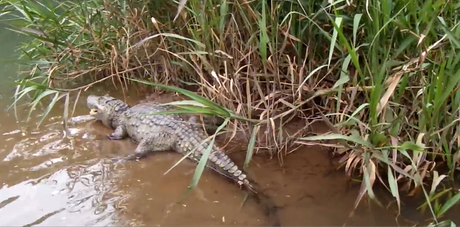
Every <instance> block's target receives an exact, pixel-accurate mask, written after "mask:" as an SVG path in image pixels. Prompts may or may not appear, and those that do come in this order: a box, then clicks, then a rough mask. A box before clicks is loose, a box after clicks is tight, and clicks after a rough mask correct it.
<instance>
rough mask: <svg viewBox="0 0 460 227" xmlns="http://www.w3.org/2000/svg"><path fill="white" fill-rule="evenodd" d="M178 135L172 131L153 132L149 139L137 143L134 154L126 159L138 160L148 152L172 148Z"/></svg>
mask: <svg viewBox="0 0 460 227" xmlns="http://www.w3.org/2000/svg"><path fill="white" fill-rule="evenodd" d="M176 140H177V136H174V135H172V134H170V133H164V132H163V133H152V134H150V136H149V138H148V139H143V140H141V141H140V142H139V145H137V147H136V150H134V153H133V154H129V155H128V156H126V157H125V160H130V161H132V160H137V159H142V158H144V157H145V156H146V155H147V154H148V153H155V152H157V151H167V150H171V148H172V145H173V144H174V143H175V141H176Z"/></svg>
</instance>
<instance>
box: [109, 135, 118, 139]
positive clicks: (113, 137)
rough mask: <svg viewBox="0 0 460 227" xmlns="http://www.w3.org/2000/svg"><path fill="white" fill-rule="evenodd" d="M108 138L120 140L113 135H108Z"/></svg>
mask: <svg viewBox="0 0 460 227" xmlns="http://www.w3.org/2000/svg"><path fill="white" fill-rule="evenodd" d="M107 138H108V139H109V140H118V138H117V137H115V136H112V135H108V136H107Z"/></svg>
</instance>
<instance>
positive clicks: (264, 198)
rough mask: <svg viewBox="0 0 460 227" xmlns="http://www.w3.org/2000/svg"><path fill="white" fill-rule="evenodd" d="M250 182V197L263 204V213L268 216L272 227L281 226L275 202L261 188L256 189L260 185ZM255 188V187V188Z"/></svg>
mask: <svg viewBox="0 0 460 227" xmlns="http://www.w3.org/2000/svg"><path fill="white" fill-rule="evenodd" d="M252 182H253V183H252V184H251V188H249V187H247V189H249V193H251V194H252V197H253V198H254V199H255V200H256V201H257V202H258V203H259V204H260V203H261V204H264V205H265V214H266V215H267V216H268V217H269V218H270V223H271V226H273V227H281V222H280V219H279V216H278V206H276V203H275V202H274V201H273V200H272V199H271V198H270V197H269V196H268V195H267V194H265V193H263V192H262V191H261V190H257V189H259V188H260V187H259V186H258V185H256V184H255V183H254V181H252ZM256 188H257V189H256Z"/></svg>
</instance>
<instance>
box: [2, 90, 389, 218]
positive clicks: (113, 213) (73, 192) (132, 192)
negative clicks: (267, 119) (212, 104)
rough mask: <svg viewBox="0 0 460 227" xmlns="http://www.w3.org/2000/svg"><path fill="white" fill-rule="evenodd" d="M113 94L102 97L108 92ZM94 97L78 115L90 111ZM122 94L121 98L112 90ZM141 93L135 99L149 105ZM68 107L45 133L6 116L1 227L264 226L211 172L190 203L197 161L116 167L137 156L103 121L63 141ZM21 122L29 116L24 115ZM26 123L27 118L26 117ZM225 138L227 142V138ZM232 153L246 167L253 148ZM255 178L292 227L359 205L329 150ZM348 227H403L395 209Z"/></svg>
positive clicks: (255, 165)
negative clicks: (122, 159) (120, 159)
mask: <svg viewBox="0 0 460 227" xmlns="http://www.w3.org/2000/svg"><path fill="white" fill-rule="evenodd" d="M105 92H106V91H105V88H103V89H101V90H100V91H98V92H96V93H99V94H103V93H105ZM90 93H92V92H86V93H84V95H83V96H82V97H81V98H80V99H79V103H77V110H76V113H75V115H83V114H87V113H88V110H87V109H86V107H85V103H84V101H85V95H88V94H90ZM112 95H114V96H118V97H119V98H122V95H121V94H112ZM141 99H142V97H139V94H137V92H136V91H134V90H132V91H131V92H130V94H129V99H128V103H130V104H134V103H137V102H139V100H141ZM62 111H63V109H62V105H58V106H57V107H56V108H54V109H53V112H52V113H51V115H50V118H49V119H48V120H45V123H43V125H42V126H40V127H39V128H38V129H36V128H35V127H34V126H35V124H36V123H37V121H38V119H39V117H40V116H38V115H37V116H34V118H33V119H32V121H31V122H29V123H27V124H26V123H25V122H22V123H21V124H19V125H22V128H21V127H19V128H18V124H16V123H15V122H14V120H13V117H12V116H11V115H8V116H9V117H8V118H4V119H5V120H4V122H1V125H2V140H3V141H5V143H4V144H3V147H2V149H1V153H0V159H1V160H3V161H2V162H1V163H0V168H1V169H2V171H1V172H0V179H1V180H0V182H1V183H2V185H3V186H2V189H1V190H0V201H1V202H0V204H1V205H0V216H1V217H3V218H2V219H1V220H0V224H1V225H62V224H65V225H122V224H128V225H146V226H162V225H219V226H227V225H251V226H254V225H256V226H257V225H263V224H264V221H265V216H264V214H263V209H262V207H261V205H259V204H257V203H256V202H254V201H253V200H247V202H246V203H245V204H244V206H243V207H242V208H240V206H241V203H242V202H243V199H244V194H243V193H242V192H241V190H240V189H239V188H238V187H237V186H236V185H234V184H230V183H228V182H227V181H226V180H225V179H221V176H219V175H217V174H214V173H213V172H212V171H210V170H206V171H205V172H204V174H203V177H202V180H201V181H200V184H199V186H198V187H197V188H196V190H194V191H193V192H192V193H191V194H189V195H188V196H187V197H186V198H185V199H184V200H183V201H182V202H181V203H179V199H180V198H181V196H182V194H183V193H184V192H185V190H186V188H187V186H188V185H189V184H190V182H191V179H192V176H193V171H194V168H195V165H194V164H192V163H191V162H187V161H185V162H183V163H182V164H180V165H178V166H177V167H175V168H174V169H173V170H172V171H170V172H169V173H168V174H166V175H164V173H165V172H166V171H167V170H168V169H169V168H171V166H173V165H174V164H175V163H176V162H177V161H178V160H179V159H180V158H181V156H180V155H179V154H176V153H173V152H163V153H159V154H156V155H152V156H149V157H147V158H146V159H145V160H143V161H140V162H134V163H126V164H123V165H115V164H114V163H113V162H111V161H110V158H111V157H116V156H120V155H125V154H128V153H130V152H133V151H134V149H135V145H134V144H133V143H132V142H131V141H129V140H123V141H109V140H107V139H106V137H105V136H106V135H107V134H109V133H110V132H111V130H109V129H107V128H105V127H104V126H102V124H100V123H98V122H86V123H83V124H80V125H76V126H71V129H70V132H71V136H72V137H70V138H65V137H64V138H63V136H64V133H63V132H64V130H63V125H62V124H61V121H62V119H61V116H62ZM20 114H21V115H20V116H24V115H22V114H26V112H24V113H20ZM21 119H24V117H22V118H21ZM220 142H222V141H220ZM226 150H227V151H229V155H230V156H231V157H232V158H234V159H235V161H236V162H237V163H238V164H240V165H242V163H243V161H244V156H245V154H244V149H242V147H241V143H240V142H238V141H237V140H234V141H232V143H230V144H229V145H228V146H227V147H226ZM249 173H250V174H252V175H253V176H254V178H255V180H257V182H259V184H260V185H262V187H263V188H264V191H265V192H266V193H267V194H269V195H270V196H271V197H272V198H273V199H274V200H275V202H276V204H278V205H279V206H280V207H282V208H281V209H280V211H279V215H280V218H281V222H282V223H283V225H342V224H344V223H345V222H346V221H347V217H348V215H349V213H350V211H351V210H352V208H353V205H354V201H355V198H356V196H357V192H358V189H357V188H356V189H353V190H347V189H348V187H347V184H346V182H347V180H346V178H345V177H344V175H343V173H342V172H341V171H338V172H334V166H333V165H331V162H330V156H329V155H328V153H327V151H326V150H324V149H322V148H320V147H302V148H300V149H298V150H296V151H295V152H293V153H292V154H290V155H288V156H287V157H285V158H284V166H283V167H281V166H280V165H279V162H278V160H277V159H276V158H273V159H269V158H268V157H265V156H264V155H257V156H255V157H254V161H253V162H252V163H251V165H250V167H249ZM347 224H348V225H373V226H380V225H395V220H394V216H393V211H387V210H385V209H376V206H372V209H368V208H366V206H365V205H363V206H362V207H360V208H359V209H358V211H357V212H356V213H355V215H354V216H353V217H352V218H351V219H349V220H348V221H347Z"/></svg>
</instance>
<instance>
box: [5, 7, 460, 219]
mask: <svg viewBox="0 0 460 227" xmlns="http://www.w3.org/2000/svg"><path fill="white" fill-rule="evenodd" d="M0 4H2V6H1V7H3V8H4V10H3V13H2V14H1V15H2V16H3V18H4V21H7V22H8V24H9V25H10V26H11V28H12V29H13V30H15V31H17V32H20V33H22V34H25V35H27V36H29V37H30V38H31V41H30V42H27V43H24V44H23V45H22V46H21V50H22V56H23V57H24V58H27V59H28V60H30V61H29V64H27V65H26V67H27V69H28V71H27V72H26V73H24V74H23V75H22V77H21V80H19V81H17V84H18V89H17V95H16V99H20V98H22V97H24V96H25V95H27V94H30V95H31V96H32V98H33V100H34V101H33V102H32V103H33V104H36V103H37V102H39V101H40V100H41V99H42V98H44V97H47V96H50V95H51V96H52V95H54V99H53V100H52V101H51V102H50V106H52V105H54V103H56V102H57V101H58V100H59V99H60V98H62V97H66V96H65V94H69V93H71V92H79V91H81V90H82V89H85V88H86V87H88V86H92V85H94V84H96V83H100V82H104V81H108V80H111V81H113V83H114V86H121V87H122V88H126V87H127V86H128V84H129V83H133V81H134V82H138V83H142V84H147V85H148V84H154V85H160V86H156V87H157V88H158V89H165V88H169V89H174V88H171V87H168V86H174V87H186V86H188V85H190V84H192V85H199V86H197V89H196V93H197V94H198V95H200V96H201V97H205V98H207V99H202V98H200V97H199V96H196V95H194V94H193V93H187V94H188V95H189V97H191V98H192V99H195V100H196V101H198V102H200V103H201V104H204V105H206V106H207V107H208V108H207V109H206V108H205V109H202V108H193V107H188V108H187V110H188V111H192V112H193V111H198V110H200V111H201V113H205V114H214V115H220V116H222V117H224V118H229V119H230V118H231V119H234V122H235V123H236V127H235V128H237V129H246V130H247V129H250V130H252V132H253V134H252V135H251V138H250V140H249V148H248V159H247V162H248V161H249V160H250V156H251V155H252V152H253V150H254V149H253V148H266V149H267V150H269V151H271V152H281V151H282V150H285V149H288V148H290V147H291V146H292V145H294V144H306V143H312V141H317V142H319V141H322V143H323V144H325V145H327V146H329V147H331V146H333V147H335V151H336V152H337V153H339V154H340V155H342V159H341V163H342V164H343V167H344V169H345V170H346V172H347V174H349V175H351V174H352V173H359V176H360V178H361V180H362V187H361V193H360V196H359V197H358V198H357V203H356V205H357V204H358V202H359V201H360V200H361V198H362V196H363V195H364V194H366V193H367V195H368V196H370V197H371V198H375V196H374V192H373V185H374V184H375V183H376V180H377V179H378V181H380V182H381V183H382V184H383V185H384V186H385V187H386V188H388V190H389V191H390V192H391V193H392V195H393V196H394V197H395V199H396V201H397V203H398V206H400V203H401V201H400V193H401V191H402V190H403V189H405V190H418V189H422V191H423V194H424V196H425V198H426V203H425V204H424V205H423V206H424V207H428V208H429V210H430V212H431V213H432V215H433V219H434V221H433V224H439V223H441V222H439V220H438V218H439V217H441V216H442V215H443V214H444V213H445V212H446V211H447V210H448V209H450V208H451V207H452V206H453V205H454V204H455V203H456V202H457V201H458V200H459V199H460V194H459V193H458V192H456V191H454V190H453V189H452V188H453V186H452V185H450V183H451V182H452V180H453V179H454V173H455V170H456V169H457V168H458V161H459V157H460V156H459V141H460V140H459V129H460V128H459V124H458V122H459V119H460V118H459V116H460V115H459V114H460V112H459V107H460V91H459V90H458V86H459V82H460V70H459V69H460V55H457V52H459V51H460V39H459V38H458V37H460V28H459V26H458V25H459V22H460V18H459V17H460V16H459V10H460V3H457V2H451V1H422V0H411V1H402V0H381V1H377V0H366V1H344V0H339V1H334V0H331V1H247V0H205V1H198V0H188V1H186V0H182V1H180V2H177V1H149V0H140V1H131V0H114V1H107V0H90V1H53V0H48V1H31V0H3V1H1V2H0ZM161 85H163V86H161ZM165 85H167V86H165ZM176 91H180V92H186V91H185V90H180V89H176ZM209 100H211V101H209ZM310 108H312V109H313V110H314V111H313V112H314V113H315V116H319V117H320V118H321V119H322V120H325V121H327V123H328V124H329V125H330V126H331V129H332V133H328V134H325V135H316V136H305V135H304V131H299V133H298V134H296V135H294V136H289V137H284V136H280V135H281V133H282V130H281V127H282V125H283V124H285V123H286V122H288V121H289V120H290V119H292V118H294V117H300V118H305V119H308V118H310V117H311V116H306V115H307V113H311V112H312V111H311V110H309V109H310ZM262 126H263V127H266V128H267V130H268V132H269V133H268V134H267V135H270V136H268V137H269V138H265V139H264V140H262V138H260V137H256V136H254V135H256V134H257V133H258V130H260V127H262ZM337 142H338V143H337ZM246 164H247V163H246ZM441 187H443V188H444V189H443V190H440V188H441ZM440 199H442V201H443V202H439V201H441V200H440Z"/></svg>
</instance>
